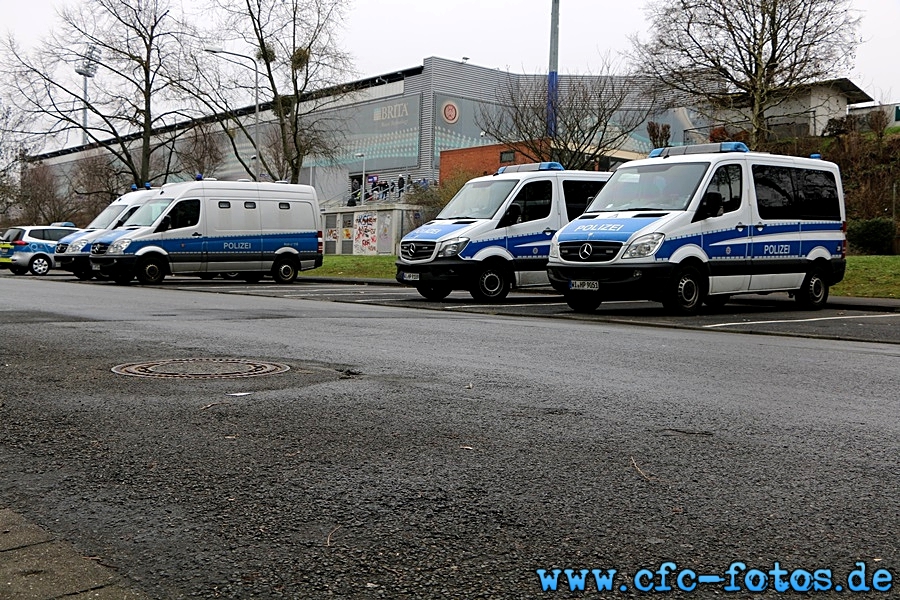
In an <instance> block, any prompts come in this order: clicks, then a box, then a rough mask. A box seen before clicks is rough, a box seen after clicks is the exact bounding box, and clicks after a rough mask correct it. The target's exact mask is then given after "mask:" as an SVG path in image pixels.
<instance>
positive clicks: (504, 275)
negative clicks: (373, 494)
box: [469, 263, 512, 302]
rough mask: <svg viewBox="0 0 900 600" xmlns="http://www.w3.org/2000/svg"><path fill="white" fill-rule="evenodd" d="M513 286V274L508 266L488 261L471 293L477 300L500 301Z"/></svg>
mask: <svg viewBox="0 0 900 600" xmlns="http://www.w3.org/2000/svg"><path fill="white" fill-rule="evenodd" d="M511 287H512V276H511V274H510V272H509V270H508V269H507V268H506V266H505V265H503V264H501V263H488V264H486V265H485V266H484V267H482V269H481V271H479V272H478V278H477V279H476V280H475V285H474V287H473V288H472V289H471V290H469V293H470V294H472V297H473V298H475V299H476V300H481V301H484V302H500V301H501V300H503V299H504V298H506V296H507V295H508V294H509V290H510V288H511Z"/></svg>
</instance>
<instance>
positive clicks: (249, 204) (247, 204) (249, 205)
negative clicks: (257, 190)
mask: <svg viewBox="0 0 900 600" xmlns="http://www.w3.org/2000/svg"><path fill="white" fill-rule="evenodd" d="M244 208H251V209H252V208H256V202H244Z"/></svg>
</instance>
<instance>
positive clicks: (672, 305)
mask: <svg viewBox="0 0 900 600" xmlns="http://www.w3.org/2000/svg"><path fill="white" fill-rule="evenodd" d="M668 285H669V289H668V290H667V294H666V297H665V298H664V299H663V306H665V307H666V309H668V310H670V311H672V312H674V313H677V314H680V315H695V314H697V312H699V311H700V306H701V305H702V304H703V300H704V299H706V290H707V289H708V287H707V282H706V278H705V277H704V276H703V275H702V274H701V273H700V270H699V269H697V267H694V266H693V265H685V266H683V267H681V268H680V269H678V271H677V272H676V274H675V277H674V278H673V279H672V280H671V282H670V283H669V284H668Z"/></svg>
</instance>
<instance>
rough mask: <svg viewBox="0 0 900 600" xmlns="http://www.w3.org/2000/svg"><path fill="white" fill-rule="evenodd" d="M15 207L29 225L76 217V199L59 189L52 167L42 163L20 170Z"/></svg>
mask: <svg viewBox="0 0 900 600" xmlns="http://www.w3.org/2000/svg"><path fill="white" fill-rule="evenodd" d="M18 207H19V209H20V211H21V219H22V220H23V221H25V222H27V223H33V224H50V223H53V222H55V221H71V220H77V219H78V216H79V202H78V200H77V199H76V198H75V197H74V196H72V195H70V194H65V193H62V192H61V186H60V184H59V181H58V180H57V178H56V175H55V174H54V172H53V169H51V168H50V167H48V166H47V165H45V164H42V163H38V164H36V165H34V166H32V167H31V168H29V169H27V170H25V171H24V172H23V173H22V179H21V182H20V185H19V199H18Z"/></svg>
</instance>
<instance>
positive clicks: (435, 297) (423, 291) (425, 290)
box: [416, 285, 453, 302]
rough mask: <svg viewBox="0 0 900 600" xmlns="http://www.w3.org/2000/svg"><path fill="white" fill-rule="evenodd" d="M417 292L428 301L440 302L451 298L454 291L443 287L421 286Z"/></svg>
mask: <svg viewBox="0 0 900 600" xmlns="http://www.w3.org/2000/svg"><path fill="white" fill-rule="evenodd" d="M416 291H417V292H419V295H421V296H422V297H423V298H425V299H426V300H431V301H432V302H439V301H441V300H443V299H444V298H446V297H447V296H449V295H450V292H452V291H453V290H451V289H450V288H449V287H445V286H442V285H420V286H419V287H417V288H416Z"/></svg>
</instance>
